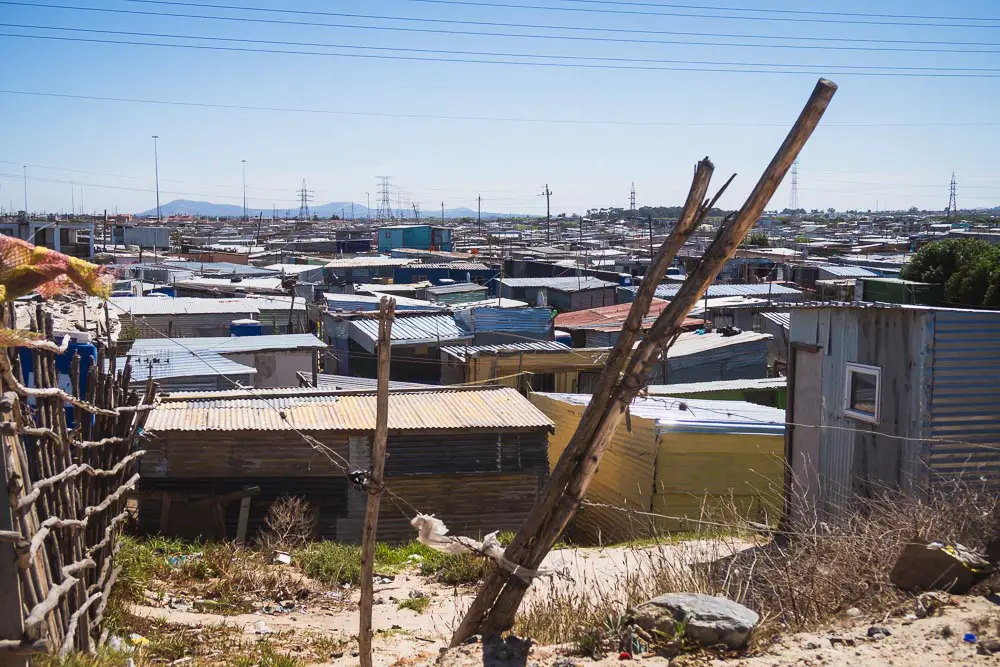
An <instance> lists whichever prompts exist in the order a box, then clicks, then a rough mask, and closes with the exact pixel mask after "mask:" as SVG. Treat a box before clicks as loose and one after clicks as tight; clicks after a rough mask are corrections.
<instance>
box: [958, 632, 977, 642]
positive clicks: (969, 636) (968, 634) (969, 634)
mask: <svg viewBox="0 0 1000 667" xmlns="http://www.w3.org/2000/svg"><path fill="white" fill-rule="evenodd" d="M962 641H963V642H965V643H966V644H975V643H976V641H977V638H976V635H975V633H972V632H966V633H965V635H964V636H963V637H962Z"/></svg>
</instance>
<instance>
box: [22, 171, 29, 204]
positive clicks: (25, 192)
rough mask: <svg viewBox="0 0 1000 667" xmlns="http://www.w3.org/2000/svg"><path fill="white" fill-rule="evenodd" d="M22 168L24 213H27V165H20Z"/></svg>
mask: <svg viewBox="0 0 1000 667" xmlns="http://www.w3.org/2000/svg"><path fill="white" fill-rule="evenodd" d="M21 169H22V170H24V215H25V216H27V215H28V165H22V166H21Z"/></svg>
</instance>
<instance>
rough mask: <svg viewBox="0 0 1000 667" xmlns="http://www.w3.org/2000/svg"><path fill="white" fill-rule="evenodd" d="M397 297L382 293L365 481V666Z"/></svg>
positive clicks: (368, 663) (361, 645) (366, 663)
mask: <svg viewBox="0 0 1000 667" xmlns="http://www.w3.org/2000/svg"><path fill="white" fill-rule="evenodd" d="M395 308H396V300H395V299H389V298H387V297H382V301H381V302H380V303H379V309H378V347H377V348H376V353H377V354H378V389H377V391H376V392H375V439H374V440H373V441H372V468H371V477H369V478H368V483H367V484H366V485H365V487H366V488H365V490H366V491H367V492H368V506H367V507H366V508H365V523H364V526H363V528H362V532H361V603H360V607H361V609H360V616H361V619H360V623H359V626H360V627H359V628H358V630H359V632H358V649H359V651H358V652H359V654H360V655H359V658H360V662H361V667H372V603H373V602H374V598H375V591H374V587H373V580H372V578H373V577H374V576H375V538H376V532H377V530H378V506H379V501H380V500H381V497H382V474H383V472H384V471H385V441H386V439H387V437H388V434H389V370H390V367H389V362H390V356H389V351H390V345H389V343H390V341H391V340H392V320H393V316H394V311H395Z"/></svg>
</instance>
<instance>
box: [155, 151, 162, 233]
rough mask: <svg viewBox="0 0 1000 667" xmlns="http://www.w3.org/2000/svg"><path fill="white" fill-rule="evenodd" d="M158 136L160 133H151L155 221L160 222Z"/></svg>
mask: <svg viewBox="0 0 1000 667" xmlns="http://www.w3.org/2000/svg"><path fill="white" fill-rule="evenodd" d="M159 138H160V135H158V134H154V135H153V168H154V169H155V174H156V221H157V222H162V221H163V218H161V217H160V156H159V154H158V152H157V146H156V144H157V143H158V139H159Z"/></svg>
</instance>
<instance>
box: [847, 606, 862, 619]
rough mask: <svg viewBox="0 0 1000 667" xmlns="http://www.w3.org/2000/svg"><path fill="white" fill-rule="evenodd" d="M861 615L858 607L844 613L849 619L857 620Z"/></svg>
mask: <svg viewBox="0 0 1000 667" xmlns="http://www.w3.org/2000/svg"><path fill="white" fill-rule="evenodd" d="M860 615H861V610H860V609H858V608H857V607H851V608H850V609H848V610H847V611H845V612H844V616H847V617H849V618H857V617H858V616H860Z"/></svg>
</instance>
